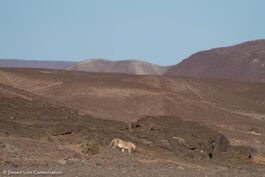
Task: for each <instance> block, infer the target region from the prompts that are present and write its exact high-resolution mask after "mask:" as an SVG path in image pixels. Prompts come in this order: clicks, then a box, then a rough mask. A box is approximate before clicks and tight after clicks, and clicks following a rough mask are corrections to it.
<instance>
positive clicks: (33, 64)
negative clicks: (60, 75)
mask: <svg viewBox="0 0 265 177" xmlns="http://www.w3.org/2000/svg"><path fill="white" fill-rule="evenodd" d="M74 63H77V62H72V61H44V60H19V59H0V67H3V68H45V69H64V68H65V67H67V66H69V65H72V64H74Z"/></svg>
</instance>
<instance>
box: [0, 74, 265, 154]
mask: <svg viewBox="0 0 265 177" xmlns="http://www.w3.org/2000/svg"><path fill="white" fill-rule="evenodd" d="M0 83H2V84H5V85H9V86H13V87H15V88H19V89H23V90H25V91H27V92H30V93H33V94H36V95H39V96H41V97H43V98H45V99H47V100H53V101H56V102H57V103H59V104H62V105H65V106H67V107H72V108H75V109H77V110H78V112H79V113H80V114H90V115H93V116H95V117H100V118H104V119H114V120H121V121H125V122H128V121H135V120H138V119H140V118H141V117H142V116H144V115H173V116H178V117H180V118H183V119H185V120H195V121H199V122H204V123H206V124H207V125H209V126H210V127H212V128H214V129H216V130H219V131H221V132H222V133H224V134H225V135H226V136H227V137H228V138H229V140H230V141H231V143H232V144H235V145H242V144H243V145H244V144H245V145H249V144H251V145H252V146H254V147H255V148H257V149H258V150H260V151H263V152H265V149H264V140H265V136H264V134H265V132H264V130H265V124H264V122H265V92H264V90H265V84H261V83H244V82H232V81H222V80H210V79H191V78H180V77H177V78H175V77H161V76H135V75H125V74H98V73H86V72H72V71H58V70H39V69H1V70H0Z"/></svg>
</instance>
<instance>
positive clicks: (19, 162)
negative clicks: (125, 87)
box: [0, 84, 265, 177]
mask: <svg viewBox="0 0 265 177" xmlns="http://www.w3.org/2000/svg"><path fill="white" fill-rule="evenodd" d="M117 137H119V138H122V139H123V140H126V141H130V142H133V143H134V144H135V145H136V150H135V151H133V153H132V154H128V152H127V151H125V152H121V150H120V149H119V148H117V147H116V149H113V148H111V147H110V146H109V145H110V142H111V140H112V139H113V138H117ZM264 165H265V161H264V157H263V156H262V155H260V154H256V153H255V150H254V149H252V148H250V147H249V146H245V147H243V146H242V147H236V146H232V145H231V144H230V143H229V141H228V140H227V138H226V137H225V136H224V135H222V134H221V133H219V132H217V131H216V130H214V129H212V128H211V127H207V126H206V125H205V124H202V123H198V122H194V121H185V120H182V119H180V118H178V117H173V116H157V117H154V116H145V117H143V118H141V119H139V120H138V121H136V122H134V123H132V124H130V125H129V124H127V123H125V122H119V121H114V120H103V119H99V118H94V117H91V116H89V115H84V116H82V115H79V114H78V112H77V111H76V110H75V109H69V108H67V107H64V106H62V105H60V104H57V103H55V102H51V101H49V100H47V99H43V98H42V97H40V96H37V95H34V94H32V93H29V92H26V91H23V90H20V89H17V88H14V87H12V86H8V85H3V84H0V176H24V175H27V176H36V174H35V175H33V174H32V173H33V172H34V173H36V172H37V173H43V172H48V173H50V172H51V173H54V174H58V175H61V176H64V177H72V176H76V175H77V174H78V175H79V176H87V174H89V175H91V176H95V177H100V176H111V177H112V176H113V177H114V176H115V177H123V176H157V174H163V176H172V177H173V176H176V175H177V176H181V177H193V176H198V177H205V176H206V175H207V176H209V177H229V176H231V175H233V176H238V177H248V176H254V177H259V176H262V174H264V172H265V168H264V167H265V166H264ZM22 171H23V172H22ZM25 173H27V174H25ZM54 174H53V175H52V174H50V175H49V174H48V175H49V176H54ZM38 176H47V174H46V175H38Z"/></svg>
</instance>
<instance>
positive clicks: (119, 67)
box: [66, 59, 168, 75]
mask: <svg viewBox="0 0 265 177" xmlns="http://www.w3.org/2000/svg"><path fill="white" fill-rule="evenodd" d="M66 69H67V70H75V71H88V72H100V73H127V74H138V75H162V74H164V73H165V72H166V70H167V69H168V67H162V66H158V65H154V64H151V63H147V62H144V61H140V60H122V61H111V60H104V59H94V60H85V61H81V62H79V63H76V64H73V65H70V66H68V67H66Z"/></svg>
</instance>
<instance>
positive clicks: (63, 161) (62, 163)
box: [57, 159, 67, 165]
mask: <svg viewBox="0 0 265 177" xmlns="http://www.w3.org/2000/svg"><path fill="white" fill-rule="evenodd" d="M57 163H59V164H61V165H65V164H66V163H67V160H65V159H60V160H57Z"/></svg>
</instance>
